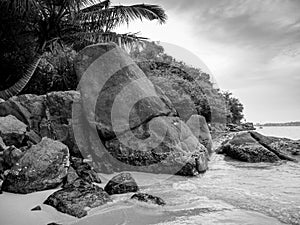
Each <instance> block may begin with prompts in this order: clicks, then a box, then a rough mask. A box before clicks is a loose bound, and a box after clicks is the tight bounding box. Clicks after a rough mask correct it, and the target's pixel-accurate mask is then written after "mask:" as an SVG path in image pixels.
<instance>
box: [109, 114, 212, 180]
mask: <svg viewBox="0 0 300 225" xmlns="http://www.w3.org/2000/svg"><path fill="white" fill-rule="evenodd" d="M105 146H106V147H107V150H108V152H109V153H110V154H111V156H112V157H113V158H114V159H115V161H114V162H113V163H114V164H113V165H114V167H115V169H116V170H119V171H124V170H127V171H128V170H136V171H141V172H151V173H166V174H176V173H177V174H179V175H185V176H186V175H188V176H193V175H196V174H198V172H204V168H205V169H207V150H206V149H205V147H204V146H203V145H202V144H200V143H199V142H198V140H197V138H196V137H195V136H194V135H193V133H192V132H191V131H190V129H189V128H188V127H187V125H186V124H185V123H184V122H182V121H181V120H180V119H179V118H176V117H157V118H154V119H152V120H151V121H150V122H149V123H146V124H144V125H143V126H140V127H138V128H136V129H135V130H133V131H132V132H126V133H124V134H122V135H120V136H118V137H117V138H115V139H112V140H109V141H107V142H106V143H105ZM121 162H122V163H121ZM199 162H200V164H201V165H199ZM200 167H202V168H200ZM199 170H200V171H199Z"/></svg>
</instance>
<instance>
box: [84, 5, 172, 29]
mask: <svg viewBox="0 0 300 225" xmlns="http://www.w3.org/2000/svg"><path fill="white" fill-rule="evenodd" d="M136 19H139V20H143V19H147V20H150V21H152V20H158V21H159V23H165V22H166V20H167V15H166V14H165V11H164V10H163V9H162V8H161V7H160V6H158V5H146V4H138V5H132V6H122V5H120V6H113V7H110V8H106V9H102V10H100V9H98V8H97V7H96V8H93V7H89V8H85V9H83V10H81V12H80V14H79V20H80V21H81V24H82V25H83V26H85V29H86V30H93V29H94V27H101V28H103V29H104V30H105V31H110V30H112V29H113V28H115V27H117V26H119V25H121V24H124V23H125V24H129V22H131V21H133V20H136Z"/></svg>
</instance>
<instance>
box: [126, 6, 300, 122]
mask: <svg viewBox="0 0 300 225" xmlns="http://www.w3.org/2000/svg"><path fill="white" fill-rule="evenodd" d="M124 1H125V2H128V3H137V2H139V0H124ZM122 2H123V1H122ZM148 3H153V4H159V5H161V6H163V7H164V8H165V9H166V11H167V14H168V16H169V21H168V23H167V24H166V25H163V26H157V25H156V24H153V23H151V24H150V23H143V24H139V25H137V24H135V25H134V26H133V27H132V28H135V29H138V30H141V32H142V33H143V34H144V35H145V36H148V37H150V38H153V39H154V40H161V41H165V42H170V43H173V44H177V45H180V46H181V47H184V48H186V49H188V50H190V51H192V52H193V53H194V54H196V55H198V56H199V58H200V59H202V60H203V61H204V62H205V63H206V64H207V65H208V68H209V69H210V70H211V71H212V73H213V75H214V76H215V77H216V79H217V81H218V84H219V86H220V87H221V88H222V89H225V90H230V91H232V92H234V94H235V95H236V96H237V97H238V98H240V100H241V101H242V102H243V103H244V105H245V108H246V112H245V114H246V116H247V118H248V119H249V120H253V121H267V120H269V119H272V120H274V121H276V120H277V121H285V120H289V119H288V117H289V116H290V118H291V120H292V119H293V120H295V119H296V117H297V116H298V120H300V113H299V112H300V103H298V99H299V96H300V79H299V75H300V13H299V12H300V1H299V0H263V1H262V0H187V1H182V0H153V1H150V0H149V1H148ZM283 109H284V110H283ZM268 115H269V116H268ZM270 115H272V117H271V116H270Z"/></svg>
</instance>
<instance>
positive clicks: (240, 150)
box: [218, 132, 300, 163]
mask: <svg viewBox="0 0 300 225" xmlns="http://www.w3.org/2000/svg"><path fill="white" fill-rule="evenodd" d="M279 143H281V144H279ZM280 145H281V146H285V148H280V147H279V146H280ZM288 146H289V147H288ZM295 146H298V149H299V147H300V143H296V141H292V140H288V139H281V138H273V137H266V136H263V135H261V134H259V133H257V132H242V133H238V134H236V135H234V136H233V137H232V138H231V139H230V140H227V141H225V142H224V143H222V146H221V148H220V149H219V151H218V152H219V153H223V154H226V155H227V156H229V157H231V158H233V159H237V160H240V161H245V162H252V163H255V162H271V163H273V162H277V161H280V160H289V161H296V159H295V158H294V157H293V152H295V149H294V147H295ZM290 149H293V150H291V151H289V150H290Z"/></svg>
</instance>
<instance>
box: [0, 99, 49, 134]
mask: <svg viewBox="0 0 300 225" xmlns="http://www.w3.org/2000/svg"><path fill="white" fill-rule="evenodd" d="M45 97H46V96H45V95H41V96H37V95H31V94H27V95H20V96H14V97H12V98H10V99H8V100H7V101H5V102H3V103H0V116H7V115H13V116H15V117H16V118H17V119H18V120H20V121H22V122H23V123H25V124H26V125H28V127H29V128H30V129H33V130H34V131H35V132H36V133H39V124H40V122H41V119H42V118H44V117H45V116H46V115H45V105H44V102H45Z"/></svg>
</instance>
